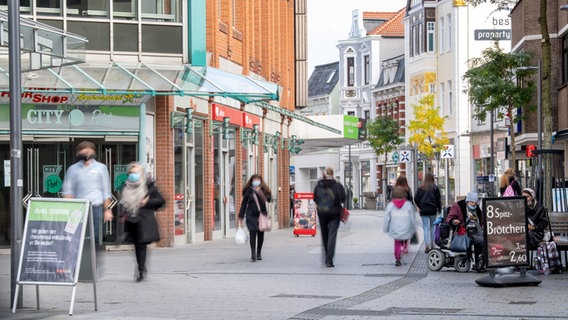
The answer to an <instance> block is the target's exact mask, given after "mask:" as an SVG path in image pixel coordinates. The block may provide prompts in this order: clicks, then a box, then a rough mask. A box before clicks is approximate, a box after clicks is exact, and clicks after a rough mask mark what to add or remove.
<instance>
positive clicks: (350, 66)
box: [347, 57, 355, 87]
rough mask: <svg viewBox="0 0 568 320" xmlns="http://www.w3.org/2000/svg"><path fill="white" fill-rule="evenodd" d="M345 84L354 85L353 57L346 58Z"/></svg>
mask: <svg viewBox="0 0 568 320" xmlns="http://www.w3.org/2000/svg"><path fill="white" fill-rule="evenodd" d="M347 86H348V87H353V86H355V58H354V57H348V58H347Z"/></svg>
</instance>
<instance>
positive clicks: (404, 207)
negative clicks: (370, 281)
mask: <svg viewBox="0 0 568 320" xmlns="http://www.w3.org/2000/svg"><path fill="white" fill-rule="evenodd" d="M391 197H392V200H391V202H390V203H389V204H388V206H387V208H386V212H385V218H384V223H383V231H384V232H385V233H388V234H389V236H391V238H393V239H394V258H395V266H397V267H398V266H400V265H401V262H400V258H401V254H402V249H403V246H404V243H405V242H406V241H407V240H408V239H410V238H412V235H413V234H414V232H415V231H416V209H415V207H414V205H413V204H412V202H411V201H408V200H407V199H406V191H405V190H404V189H403V188H402V187H395V188H394V189H393V191H392V194H391Z"/></svg>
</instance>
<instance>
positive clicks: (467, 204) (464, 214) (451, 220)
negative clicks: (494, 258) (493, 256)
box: [446, 192, 485, 271]
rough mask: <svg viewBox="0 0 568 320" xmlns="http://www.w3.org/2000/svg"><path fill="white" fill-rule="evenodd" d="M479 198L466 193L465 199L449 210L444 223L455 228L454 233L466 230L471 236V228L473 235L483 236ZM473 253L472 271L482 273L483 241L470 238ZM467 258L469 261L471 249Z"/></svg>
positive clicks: (482, 218)
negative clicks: (473, 264) (473, 263)
mask: <svg viewBox="0 0 568 320" xmlns="http://www.w3.org/2000/svg"><path fill="white" fill-rule="evenodd" d="M478 201H479V197H478V196H477V193H475V192H468V193H467V195H466V197H465V199H463V200H460V201H458V202H456V203H454V204H453V205H452V207H451V208H450V213H449V214H448V217H447V219H446V223H448V224H450V225H453V226H455V227H456V231H457V230H458V229H459V228H462V227H463V228H467V229H468V234H470V236H471V235H472V232H473V231H472V230H470V229H471V228H472V227H473V229H474V230H475V233H476V234H477V235H479V236H481V235H482V234H483V230H482V227H481V226H483V225H485V224H484V223H485V217H484V216H483V214H482V212H481V209H480V208H479V206H478V204H477V203H478ZM472 240H473V241H472V243H473V251H474V253H475V262H476V264H475V266H474V269H476V270H478V271H483V268H484V264H485V262H484V261H483V260H484V259H483V257H482V255H481V254H482V253H483V251H484V250H483V246H484V241H483V238H480V239H477V240H476V239H475V237H472ZM467 254H468V256H469V257H470V259H471V248H470V249H469V250H468V253H467Z"/></svg>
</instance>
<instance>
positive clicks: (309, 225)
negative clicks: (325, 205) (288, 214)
mask: <svg viewBox="0 0 568 320" xmlns="http://www.w3.org/2000/svg"><path fill="white" fill-rule="evenodd" d="M316 215H317V208H316V203H315V202H314V194H313V193H311V192H296V193H294V234H296V235H299V234H310V235H315V234H316V225H317V223H316V221H317V220H316Z"/></svg>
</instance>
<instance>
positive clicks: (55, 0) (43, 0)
mask: <svg viewBox="0 0 568 320" xmlns="http://www.w3.org/2000/svg"><path fill="white" fill-rule="evenodd" d="M36 12H37V13H39V14H43V15H58V16H59V15H61V1H60V0H36Z"/></svg>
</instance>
